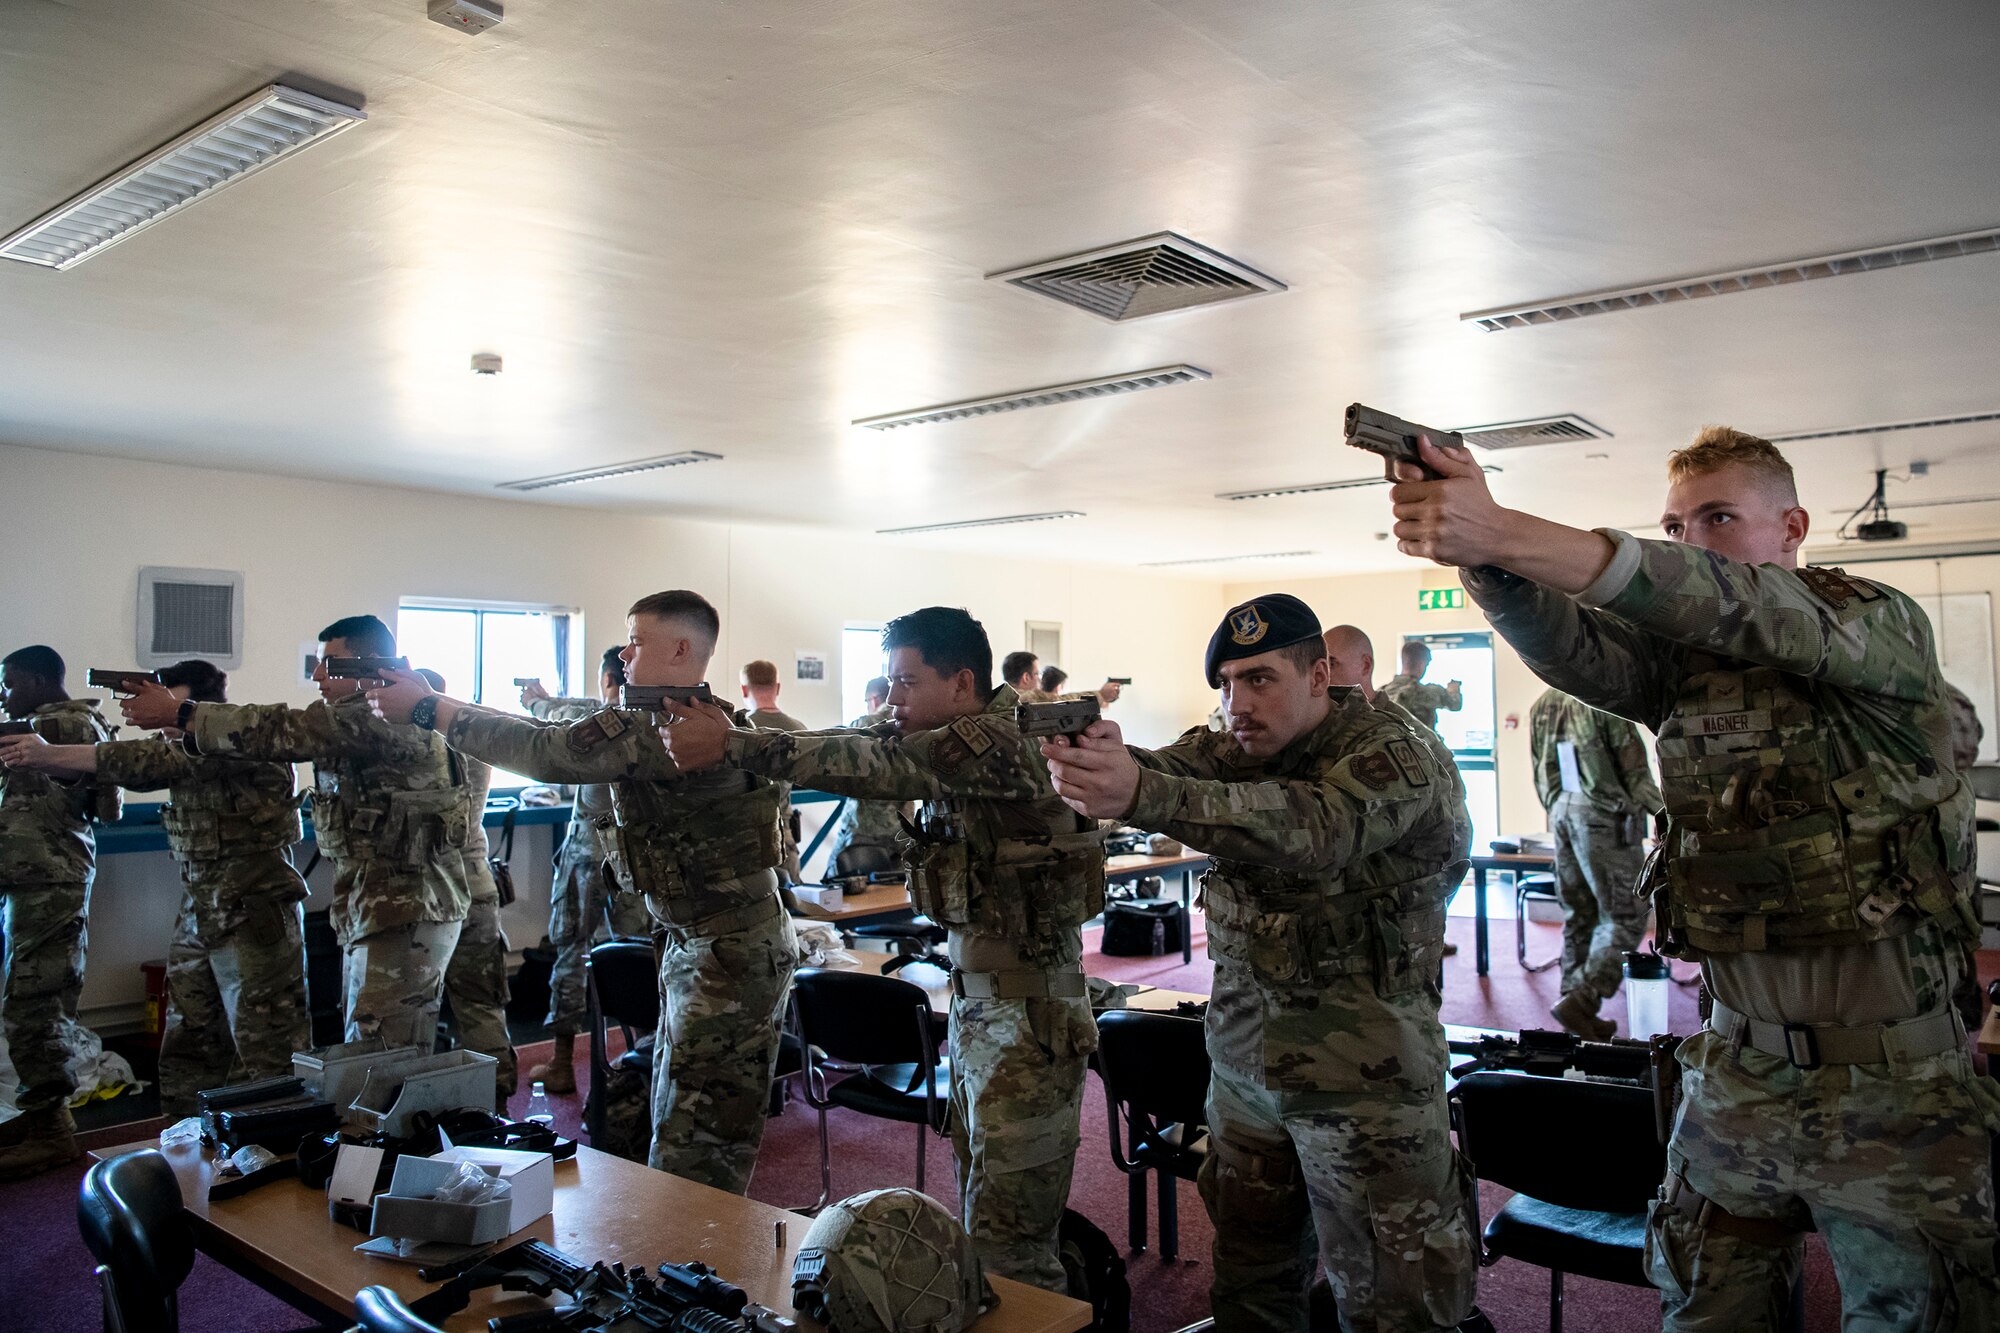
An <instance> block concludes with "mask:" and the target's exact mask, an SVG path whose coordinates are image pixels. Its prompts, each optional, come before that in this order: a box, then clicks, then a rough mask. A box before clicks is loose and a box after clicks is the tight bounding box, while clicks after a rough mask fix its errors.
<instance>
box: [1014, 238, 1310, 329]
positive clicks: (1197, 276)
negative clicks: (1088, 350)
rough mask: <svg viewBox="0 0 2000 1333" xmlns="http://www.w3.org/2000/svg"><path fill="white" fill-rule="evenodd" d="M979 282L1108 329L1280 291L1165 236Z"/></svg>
mask: <svg viewBox="0 0 2000 1333" xmlns="http://www.w3.org/2000/svg"><path fill="white" fill-rule="evenodd" d="M986 276H987V278H988V279H989V280H990V281H993V282H1004V283H1006V284H1008V285H1009V286H1012V287H1019V288H1020V289H1021V290H1023V291H1028V292H1038V293H1040V294H1041V295H1043V296H1046V297H1049V298H1050V299H1051V300H1056V301H1060V302H1062V303H1063V304H1064V305H1066V306H1074V307H1075V308H1076V309H1078V310H1081V311H1083V312H1084V313H1086V314H1091V315H1095V316H1097V317H1098V318H1099V319H1104V320H1109V321H1111V322H1112V323H1114V324H1117V323H1123V322H1125V321H1126V320H1130V319H1144V318H1145V317H1146V316H1148V315H1164V314H1166V313H1168V312H1169V311H1174V310H1187V309H1189V308H1191V307H1193V306H1203V305H1214V304H1216V303H1217V302H1220V301H1234V300H1236V299H1238V298H1239V297H1244V296H1262V295H1264V294H1265V293H1266V292H1282V291H1284V290H1285V284H1284V283H1282V282H1279V281H1278V280H1277V279H1276V278H1273V277H1270V276H1268V275H1266V274H1263V273H1259V272H1258V271H1257V270H1256V269H1254V268H1251V267H1250V266H1249V265H1248V264H1244V263H1240V262H1239V261H1237V260H1234V259H1231V258H1230V257H1229V256H1228V255H1225V254H1223V253H1221V252H1220V251H1216V250H1211V249H1209V248H1208V247H1207V246H1205V245H1202V244H1200V243H1199V242H1196V241H1190V240H1189V239H1188V238H1187V237H1185V236H1181V235H1178V234H1176V233H1174V232H1171V231H1162V232H1156V233H1154V234H1153V235H1151V236H1141V237H1139V238H1138V239H1137V240H1132V241H1121V242H1119V243H1118V244H1117V245H1107V246H1104V247H1103V248H1101V249H1097V250H1086V251H1084V252H1083V253H1082V254H1075V255H1063V256H1061V257H1060V258H1057V259H1045V260H1043V261H1042V262H1041V263H1039V264H1029V265H1027V266H1026V267H1025V268H1010V269H1006V270H1003V271H1002V272H999V273H989V274H987V275H986Z"/></svg>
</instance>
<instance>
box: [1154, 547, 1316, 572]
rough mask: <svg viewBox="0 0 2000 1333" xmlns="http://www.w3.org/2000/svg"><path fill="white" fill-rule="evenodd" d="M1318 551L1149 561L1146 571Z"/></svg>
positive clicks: (1222, 563) (1267, 558) (1264, 552)
mask: <svg viewBox="0 0 2000 1333" xmlns="http://www.w3.org/2000/svg"><path fill="white" fill-rule="evenodd" d="M1318 554H1319V552H1318V551H1256V552H1253V553H1251V554H1249V555H1203V556H1196V557H1194V558H1193V559H1191V560H1148V561H1145V562H1144V564H1143V568H1146V569H1171V568H1173V567H1174V566H1175V565H1227V564H1232V563H1234V562H1235V561H1238V560H1291V559H1294V558H1295V557H1298V556H1302V555H1318Z"/></svg>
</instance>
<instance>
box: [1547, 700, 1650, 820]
mask: <svg viewBox="0 0 2000 1333" xmlns="http://www.w3.org/2000/svg"><path fill="white" fill-rule="evenodd" d="M1565 742H1567V743H1568V744H1569V746H1570V750H1571V753H1572V754H1573V755H1574V756H1575V758H1574V759H1573V761H1572V763H1573V766H1574V769H1575V783H1576V785H1575V787H1574V788H1573V789H1569V788H1565V786H1564V783H1563V768H1562V746H1563V744H1564V743H1565ZM1528 746H1529V748H1530V749H1531V750H1532V751H1533V752H1534V757H1535V794H1536V795H1537V796H1539V797H1541V800H1542V808H1543V809H1544V810H1553V809H1554V808H1555V804H1556V798H1557V797H1559V796H1561V795H1562V794H1563V793H1564V791H1565V790H1569V791H1570V794H1571V795H1574V796H1578V797H1580V798H1581V799H1582V800H1584V801H1585V802H1587V803H1588V804H1589V805H1590V807H1591V808H1592V809H1593V810H1596V811H1597V812H1598V813H1600V814H1604V815H1609V816H1611V817H1612V818H1614V819H1616V818H1618V817H1620V816H1623V815H1646V816H1648V817H1650V816H1651V815H1652V814H1653V812H1654V811H1656V810H1658V809H1659V808H1660V805H1661V801H1660V789H1659V787H1658V785H1657V784H1655V783H1654V781H1653V772H1652V770H1651V769H1650V768H1648V767H1647V765H1646V742H1645V740H1644V739H1643V738H1642V737H1641V736H1640V735H1639V729H1638V728H1637V727H1635V726H1633V725H1632V724H1631V723H1630V722H1627V721H1626V720H1625V719H1624V718H1622V717H1619V716H1617V715H1616V714H1614V713H1606V712H1603V711H1602V710H1600V709H1596V708H1592V707H1591V706H1590V705H1589V704H1587V703H1584V702H1583V701H1582V700H1581V699H1573V698H1571V697H1570V696H1569V695H1567V694H1564V693H1563V692H1562V691H1561V690H1547V691H1545V692H1544V693H1543V694H1542V697H1541V698H1539V699H1537V700H1535V706H1534V707H1533V708H1532V709H1531V710H1529V714H1528Z"/></svg>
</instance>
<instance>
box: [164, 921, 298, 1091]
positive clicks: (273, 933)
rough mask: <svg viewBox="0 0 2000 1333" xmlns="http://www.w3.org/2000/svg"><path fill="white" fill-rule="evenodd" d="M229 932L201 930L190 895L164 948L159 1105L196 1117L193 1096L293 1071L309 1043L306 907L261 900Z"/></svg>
mask: <svg viewBox="0 0 2000 1333" xmlns="http://www.w3.org/2000/svg"><path fill="white" fill-rule="evenodd" d="M240 915H241V920H240V921H238V922H237V923H236V925H235V926H234V927H233V928H231V929H229V930H226V931H211V932H208V933H206V934H204V933H203V931H202V929H201V925H200V921H199V915H198V913H197V910H196V907H195V902H194V898H193V897H192V895H190V896H188V897H185V898H183V899H182V900H181V911H180V917H179V918H178V919H177V920H176V921H175V922H174V939H173V943H172V944H170V945H169V946H168V947H167V1021H166V1029H165V1031H164V1032H163V1033H162V1034H161V1037H160V1112H161V1114H163V1115H169V1116H176V1117H178V1116H184V1115H193V1114H194V1111H195V1094H196V1093H197V1092H200V1091H201V1090H202V1089H203V1088H220V1087H226V1086H228V1085H229V1084H231V1083H245V1082H249V1081H250V1080H252V1079H260V1078H273V1077H276V1076H277V1075H280V1074H289V1073H291V1072H292V1052H294V1051H303V1050H306V1049H308V1048H309V1047H310V1046H311V1045H312V1017H311V1014H310V1013H309V1011H308V1010H307V1007H306V946H305V908H304V906H303V905H302V904H301V903H299V902H298V901H296V900H293V901H290V902H286V901H282V900H280V899H278V898H271V897H262V898H255V899H252V900H250V901H249V902H246V903H244V904H242V907H241V910H240Z"/></svg>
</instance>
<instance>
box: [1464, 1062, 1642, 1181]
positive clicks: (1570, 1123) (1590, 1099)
mask: <svg viewBox="0 0 2000 1333" xmlns="http://www.w3.org/2000/svg"><path fill="white" fill-rule="evenodd" d="M1451 1098H1452V1101H1453V1102H1455V1103H1456V1104H1457V1106H1458V1112H1459V1116H1458V1124H1459V1142H1460V1146H1461V1147H1463V1149H1464V1150H1465V1155H1466V1156H1467V1157H1470V1158H1471V1159H1472V1166H1473V1170H1474V1171H1475V1172H1476V1173H1477V1174H1478V1176H1479V1178H1480V1179H1481V1180H1490V1181H1492V1182H1493V1183H1494V1184H1496V1185H1500V1186H1503V1187H1505V1188H1507V1189H1510V1190H1513V1191H1515V1192H1516V1193H1520V1194H1526V1195H1528V1196H1529V1197H1531V1198H1536V1199H1540V1200H1542V1201H1543V1202H1544V1203H1552V1204H1555V1205H1556V1206H1557V1207H1559V1208H1581V1209H1587V1210H1590V1211H1593V1212H1604V1213H1635V1212H1641V1211H1643V1210H1644V1209H1645V1208H1646V1206H1647V1204H1648V1202H1649V1201H1650V1200H1651V1199H1652V1198H1653V1195H1654V1192H1655V1191H1656V1190H1658V1189H1659V1186H1660V1181H1661V1179H1662V1178H1664V1177H1665V1175H1666V1169H1667V1155H1666V1148H1665V1147H1664V1146H1663V1145H1662V1144H1661V1143H1660V1137H1659V1132H1658V1128H1657V1126H1656V1124H1655V1121H1654V1118H1653V1094H1652V1091H1651V1090H1650V1089H1647V1088H1643V1087H1639V1086H1637V1085H1635V1084H1625V1083H1606V1082H1600V1081H1595V1080H1590V1079H1573V1078H1551V1077H1549V1076H1547V1075H1543V1074H1523V1073H1516V1072H1514V1071H1512V1070H1480V1071H1478V1072H1476V1073H1472V1074H1467V1075H1466V1076H1465V1077H1464V1078H1462V1079H1460V1080H1458V1084H1457V1086H1456V1087H1454V1088H1453V1089H1452V1093H1451ZM1586 1148H1587V1151H1585V1150H1584V1149H1586Z"/></svg>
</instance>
